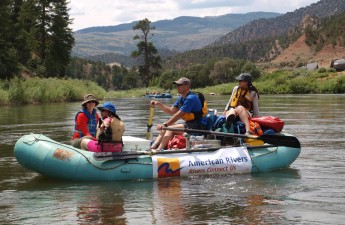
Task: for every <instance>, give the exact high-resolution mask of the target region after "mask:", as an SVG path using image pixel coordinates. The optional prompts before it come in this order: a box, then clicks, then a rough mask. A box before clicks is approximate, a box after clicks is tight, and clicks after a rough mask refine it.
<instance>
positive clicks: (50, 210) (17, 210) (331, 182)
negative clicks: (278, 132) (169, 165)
mask: <svg viewBox="0 0 345 225" xmlns="http://www.w3.org/2000/svg"><path fill="white" fill-rule="evenodd" d="M227 99H228V97H225V96H207V100H208V105H209V106H210V108H215V109H218V110H220V111H221V109H223V108H224V106H225V104H226V102H227ZM163 101H165V100H163ZM113 102H115V103H116V105H117V109H118V114H119V115H120V117H121V118H122V119H123V121H124V122H125V124H126V135H132V136H137V137H145V132H146V124H147V120H148V114H149V107H148V100H146V99H145V100H144V99H143V98H126V99H114V100H113ZM166 103H167V104H172V101H171V100H166ZM78 109H80V103H62V104H44V105H25V106H11V107H7V106H6V107H0V127H1V129H0V133H1V135H0V224H344V223H345V222H344V221H345V188H344V186H345V153H344V152H345V138H344V136H345V129H344V127H345V115H344V112H345V95H264V96H261V98H260V109H261V114H262V115H271V116H276V117H279V118H281V119H282V120H284V122H285V127H284V131H285V132H287V133H291V134H293V135H295V136H296V137H297V138H298V139H299V140H300V141H301V144H302V152H301V155H300V156H299V158H298V159H297V160H296V161H295V162H294V163H293V164H292V166H291V167H290V168H289V169H286V170H282V171H275V172H270V173H263V174H249V175H229V176H210V177H193V178H192V179H187V178H183V179H161V180H139V181H125V182H97V183H95V182H94V183H87V182H83V183H77V182H66V181H59V180H51V179H48V178H45V177H42V176H40V175H38V174H36V173H34V172H31V171H28V170H26V169H24V168H22V167H21V166H20V165H19V164H18V163H17V161H16V159H15V158H14V155H13V146H14V144H15V142H16V140H17V139H18V138H19V137H20V136H21V135H24V134H28V133H43V134H45V135H47V136H49V137H51V138H52V139H54V140H57V141H67V140H68V139H70V137H71V135H72V133H73V123H74V115H75V112H76V111H77V110H78ZM166 118H167V116H166V115H164V114H163V113H162V112H160V111H159V109H156V110H155V114H154V120H153V122H154V124H157V123H160V122H164V121H165V120H166ZM153 129H154V128H153Z"/></svg>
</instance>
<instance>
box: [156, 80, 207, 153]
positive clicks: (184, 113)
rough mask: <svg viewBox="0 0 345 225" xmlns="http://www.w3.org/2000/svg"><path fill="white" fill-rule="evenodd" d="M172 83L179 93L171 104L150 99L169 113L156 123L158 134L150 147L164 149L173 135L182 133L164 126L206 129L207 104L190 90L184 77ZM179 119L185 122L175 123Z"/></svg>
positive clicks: (189, 83) (188, 82) (188, 83)
mask: <svg viewBox="0 0 345 225" xmlns="http://www.w3.org/2000/svg"><path fill="white" fill-rule="evenodd" d="M173 84H175V85H176V88H177V91H178V93H179V94H180V96H179V98H178V99H177V100H176V102H175V103H174V105H173V106H171V107H170V106H167V105H164V104H163V103H161V102H159V101H154V100H152V101H151V106H152V107H155V106H158V107H159V108H160V109H161V110H162V111H164V112H165V113H167V114H169V115H171V117H170V118H169V119H168V120H167V121H166V122H164V123H163V124H157V130H159V131H160V134H159V135H158V137H157V138H156V140H155V142H154V143H153V145H152V146H151V149H165V148H166V146H167V145H168V142H169V140H171V139H172V138H173V137H174V135H177V134H182V133H181V132H178V131H171V130H163V128H164V127H172V128H190V129H200V130H205V129H206V115H207V113H208V109H207V104H206V102H205V101H204V100H203V102H202V101H201V99H200V98H199V95H198V94H196V93H193V92H191V91H190V86H191V82H190V80H189V79H188V78H186V77H181V78H180V79H178V80H177V81H174V82H173ZM179 119H183V120H184V121H185V122H184V123H180V124H175V123H176V122H177V121H178V120H179Z"/></svg>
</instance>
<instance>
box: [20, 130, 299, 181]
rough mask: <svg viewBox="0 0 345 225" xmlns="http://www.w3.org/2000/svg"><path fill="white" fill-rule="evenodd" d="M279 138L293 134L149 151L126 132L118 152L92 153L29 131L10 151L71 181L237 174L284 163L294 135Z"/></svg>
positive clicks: (291, 156)
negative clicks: (258, 141) (270, 140)
mask: <svg viewBox="0 0 345 225" xmlns="http://www.w3.org/2000/svg"><path fill="white" fill-rule="evenodd" d="M283 137H284V136H283ZM285 137H287V138H294V139H293V143H288V142H286V141H285V142H284V141H283V143H286V144H284V145H285V146H277V145H272V144H267V143H266V144H264V145H262V146H255V147H254V146H252V147H249V146H245V145H242V146H237V147H212V146H211V147H208V148H199V149H193V148H191V149H187V150H165V151H158V152H153V151H145V149H148V147H149V141H147V140H145V139H141V138H136V137H130V136H126V137H124V151H123V152H120V153H111V152H101V153H93V152H89V151H84V150H80V149H77V148H74V147H72V146H70V145H66V144H62V143H59V142H56V141H54V140H52V139H50V138H48V137H47V136H45V135H43V134H29V135H25V136H23V137H21V138H20V139H19V140H18V141H17V142H16V144H15V147H14V155H15V157H16V159H17V161H18V162H19V164H20V165H22V166H23V167H25V168H27V169H29V170H31V171H34V172H37V173H39V174H41V175H43V176H47V177H50V178H54V179H64V180H73V181H118V180H135V179H152V178H164V177H175V176H177V177H183V176H186V177H188V176H195V175H198V176H199V175H212V174H219V175H223V174H243V173H257V172H268V171H273V170H278V169H284V168H287V167H289V166H290V165H291V164H292V163H293V162H294V161H295V160H296V158H297V157H298V156H299V154H300V151H301V149H300V144H299V142H298V140H297V139H296V138H295V137H293V136H285ZM288 140H289V139H288ZM296 141H297V142H296Z"/></svg>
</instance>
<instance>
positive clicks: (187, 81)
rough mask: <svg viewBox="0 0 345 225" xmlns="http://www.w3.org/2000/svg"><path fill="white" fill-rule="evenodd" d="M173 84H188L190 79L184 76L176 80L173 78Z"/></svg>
mask: <svg viewBox="0 0 345 225" xmlns="http://www.w3.org/2000/svg"><path fill="white" fill-rule="evenodd" d="M173 84H190V80H189V79H188V78H186V77H181V78H180V79H178V80H175V81H174V82H173Z"/></svg>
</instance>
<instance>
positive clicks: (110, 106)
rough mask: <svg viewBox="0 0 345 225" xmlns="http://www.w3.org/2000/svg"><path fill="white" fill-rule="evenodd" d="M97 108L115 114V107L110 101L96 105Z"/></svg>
mask: <svg viewBox="0 0 345 225" xmlns="http://www.w3.org/2000/svg"><path fill="white" fill-rule="evenodd" d="M97 109H99V110H107V111H109V112H111V113H112V114H113V115H115V114H116V107H115V105H114V104H113V103H111V102H105V103H103V104H102V105H101V106H98V107H97Z"/></svg>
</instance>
